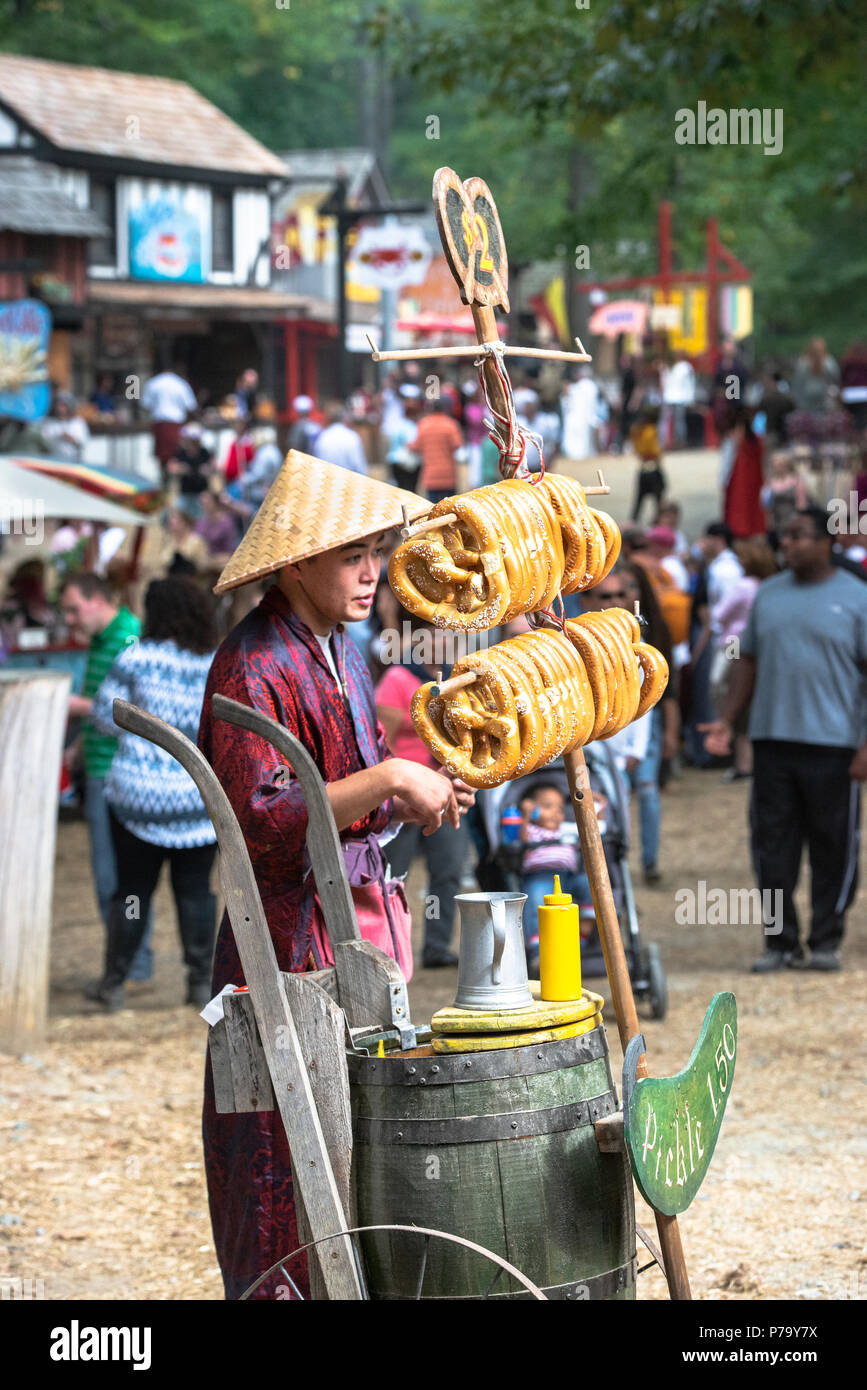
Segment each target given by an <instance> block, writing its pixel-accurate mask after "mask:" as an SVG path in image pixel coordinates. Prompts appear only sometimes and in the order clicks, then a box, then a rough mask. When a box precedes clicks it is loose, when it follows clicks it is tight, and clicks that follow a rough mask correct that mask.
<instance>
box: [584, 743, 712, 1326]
mask: <svg viewBox="0 0 867 1390" xmlns="http://www.w3.org/2000/svg"><path fill="white" fill-rule="evenodd" d="M563 761H564V763H565V765H566V776H567V777H568V779H569V790H570V792H571V795H572V809H573V811H574V813H575V822H576V824H577V826H578V834H579V836H580V837H581V853H582V855H583V856H584V867H585V869H586V870H587V877H588V879H589V880H590V892H591V894H592V896H593V907H594V910H595V912H596V925H597V927H598V929H599V939H600V941H601V942H602V952H603V955H604V956H605V969H606V970H607V972H608V979H609V982H610V984H611V999H612V1003H613V1004H614V1014H615V1017H616V1019H617V1029H618V1032H619V1034H620V1045H621V1047H622V1048H623V1051H624V1052H625V1051H626V1047H627V1044H628V1043H629V1041H630V1039H631V1038H634V1037H635V1035H636V1033H639V1032H640V1031H641V1030H640V1028H639V1026H638V1014H637V1012H636V1009H635V997H634V995H633V993H632V981H631V980H630V978H629V969H628V967H627V964H626V953H625V951H624V950H623V938H622V936H621V935H620V923H619V921H618V920H617V909H616V908H615V906H614V895H613V893H612V892H611V880H610V878H609V877H608V865H607V863H606V862H605V850H604V848H603V845H602V836H601V834H600V832H599V821H598V820H597V818H596V807H595V805H594V802H593V794H592V792H591V789H590V777H589V775H588V772H587V764H586V762H585V761H584V751H583V749H581V748H578V749H576V750H575V752H574V753H566V754H564V757H563ZM647 1075H648V1070H647V1058H646V1057H645V1056H644V1055H642V1056H641V1057H640V1058H639V1061H638V1066H637V1068H636V1077H637V1078H638V1077H642V1076H647ZM654 1215H655V1216H656V1229H657V1231H658V1232H659V1243H660V1245H661V1247H662V1254H663V1258H664V1260H665V1272H666V1278H667V1279H668V1288H669V1292H670V1294H671V1297H672V1298H673V1299H677V1300H687V1299H691V1298H692V1293H691V1291H690V1287H689V1276H688V1274H687V1271H686V1261H685V1259H684V1255H683V1246H682V1245H681V1240H680V1229H679V1227H678V1224H677V1217H676V1216H666V1215H664V1213H663V1212H661V1211H654Z"/></svg>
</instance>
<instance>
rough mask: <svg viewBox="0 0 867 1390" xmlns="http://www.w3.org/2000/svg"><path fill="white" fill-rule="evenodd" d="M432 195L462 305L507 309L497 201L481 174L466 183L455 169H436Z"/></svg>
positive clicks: (503, 246)
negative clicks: (482, 305)
mask: <svg viewBox="0 0 867 1390" xmlns="http://www.w3.org/2000/svg"><path fill="white" fill-rule="evenodd" d="M433 200H434V208H435V210H436V219H437V225H438V227H439V231H440V237H441V239H442V244H443V249H444V251H445V253H446V259H447V261H448V263H449V267H450V269H451V272H452V274H453V275H454V277H455V279H456V280H457V282H458V284H459V285H460V287H461V299H462V300H463V301H464V303H465V304H487V305H489V306H490V307H491V308H494V307H495V306H497V305H499V306H500V307H501V308H502V309H503V310H504V311H505V313H508V312H509V258H508V256H507V255H506V243H505V240H504V239H503V229H502V227H501V225H500V216H499V213H498V212H497V205H496V203H495V202H494V199H493V197H492V195H491V190H490V189H489V188H488V185H487V184H486V183H485V181H484V179H479V178H471V179H467V180H466V181H465V182H464V183H461V180H460V179H459V178H458V176H457V174H456V173H455V171H454V169H449V168H442V169H437V171H436V173H435V174H434V181H433Z"/></svg>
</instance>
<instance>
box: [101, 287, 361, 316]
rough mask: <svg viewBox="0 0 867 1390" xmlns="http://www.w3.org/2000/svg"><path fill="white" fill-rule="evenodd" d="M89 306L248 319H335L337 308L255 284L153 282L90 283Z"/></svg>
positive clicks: (301, 295)
mask: <svg viewBox="0 0 867 1390" xmlns="http://www.w3.org/2000/svg"><path fill="white" fill-rule="evenodd" d="M87 299H88V303H89V304H90V305H92V306H93V307H94V308H101V307H102V308H116V309H118V310H121V311H122V310H124V309H135V310H136V311H138V312H141V313H144V314H145V316H147V314H148V313H149V312H152V313H154V314H156V315H159V314H163V313H165V311H166V310H171V309H188V310H190V311H191V312H193V313H201V312H202V311H210V312H212V313H217V314H219V313H227V314H232V313H239V314H240V313H243V314H244V315H245V316H246V317H248V318H267V319H273V318H281V317H304V318H312V319H325V320H329V319H333V318H334V308H333V306H332V305H330V304H327V303H326V302H325V301H323V300H318V299H312V298H311V297H310V296H309V295H303V294H287V293H286V292H285V291H281V290H268V289H262V288H260V287H257V286H255V285H190V284H186V283H185V284H182V285H181V284H178V285H173V284H162V283H158V282H155V281H152V280H148V281H138V280H103V281H100V280H91V281H90V282H89V283H88V287H87Z"/></svg>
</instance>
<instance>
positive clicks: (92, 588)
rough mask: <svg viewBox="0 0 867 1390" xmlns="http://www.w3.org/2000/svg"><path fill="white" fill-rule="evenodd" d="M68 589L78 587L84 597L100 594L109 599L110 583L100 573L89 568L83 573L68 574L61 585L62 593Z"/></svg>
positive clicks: (93, 596) (89, 597)
mask: <svg viewBox="0 0 867 1390" xmlns="http://www.w3.org/2000/svg"><path fill="white" fill-rule="evenodd" d="M67 589H77V590H78V592H79V593H80V594H81V597H82V598H84V599H94V598H96V597H97V595H99V597H100V598H104V599H105V600H106V601H108V596H109V588H108V584H107V583H106V582H105V580H104V579H102V578H101V577H100V576H99V575H98V574H91V572H90V571H89V570H86V571H83V572H82V573H81V574H69V575H67V576H66V578H65V579H64V581H63V583H62V584H61V586H60V593H61V595H63V594H65V593H66V590H67Z"/></svg>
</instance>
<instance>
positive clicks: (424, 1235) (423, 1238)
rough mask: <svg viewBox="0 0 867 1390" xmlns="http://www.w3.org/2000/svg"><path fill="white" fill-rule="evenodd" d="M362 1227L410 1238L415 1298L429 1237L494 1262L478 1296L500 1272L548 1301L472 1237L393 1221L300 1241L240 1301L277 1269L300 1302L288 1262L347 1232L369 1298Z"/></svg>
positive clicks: (363, 1293) (419, 1293) (287, 1290)
mask: <svg viewBox="0 0 867 1390" xmlns="http://www.w3.org/2000/svg"><path fill="white" fill-rule="evenodd" d="M365 1231H390V1232H397V1233H398V1234H399V1235H400V1237H401V1240H402V1241H406V1242H411V1247H410V1248H411V1249H412V1251H413V1254H414V1255H417V1258H418V1270H417V1276H416V1293H415V1297H416V1299H420V1298H421V1297H422V1289H423V1287H424V1276H425V1270H426V1268H427V1257H428V1247H429V1246H430V1243H431V1240H444V1241H450V1242H451V1243H452V1244H453V1245H461V1246H463V1247H464V1249H466V1250H470V1251H472V1252H473V1253H474V1254H476V1255H480V1256H481V1257H482V1258H483V1259H485V1260H489V1261H490V1263H491V1264H492V1265H494V1266H495V1268H496V1273H495V1274H494V1275H493V1277H492V1279H491V1282H490V1284H489V1285H488V1287H487V1289H486V1291H485V1292H484V1293H482V1294H479V1295H478V1297H479V1298H480V1299H485V1298H492V1297H495V1296H496V1295H495V1294H494V1290H495V1288H496V1287H497V1284H498V1283H499V1281H500V1278H501V1277H502V1275H503V1274H510V1275H511V1276H512V1278H513V1279H516V1280H517V1282H518V1283H519V1284H522V1285H523V1287H524V1289H525V1291H526V1292H525V1294H524V1297H526V1295H527V1294H529V1296H530V1298H534V1299H538V1300H539V1301H540V1302H542V1303H546V1302H547V1301H548V1300H547V1297H546V1295H545V1294H544V1293H543V1292H542V1290H541V1289H540V1288H537V1286H536V1285H535V1284H534V1283H533V1282H532V1280H530V1279H528V1278H527V1276H526V1274H522V1273H521V1271H520V1270H519V1269H516V1268H515V1266H514V1265H512V1264H509V1262H508V1260H504V1259H503V1257H502V1256H501V1255H496V1254H495V1253H494V1251H493V1250H488V1249H487V1248H486V1247H485V1246H484V1245H476V1243H475V1242H474V1241H472V1240H465V1239H464V1238H463V1236H453V1235H451V1234H450V1233H449V1232H448V1231H436V1230H431V1229H430V1228H429V1227H427V1226H392V1225H384V1226H352V1227H350V1228H348V1229H347V1230H344V1231H336V1232H335V1233H334V1235H330V1236H320V1237H319V1240H311V1241H308V1243H307V1244H306V1245H299V1247H298V1249H297V1250H293V1251H292V1252H291V1253H290V1254H288V1255H284V1256H283V1259H282V1260H277V1261H276V1262H275V1263H274V1264H273V1265H271V1268H270V1269H266V1270H265V1272H264V1274H260V1275H259V1278H258V1279H256V1280H255V1282H254V1283H252V1284H251V1285H250V1287H249V1288H248V1289H246V1290H245V1291H244V1293H242V1294H241V1300H242V1301H243V1300H244V1299H247V1298H249V1297H250V1294H251V1293H254V1292H255V1290H256V1289H257V1288H258V1287H259V1285H260V1284H262V1283H264V1282H265V1280H266V1279H268V1278H269V1277H270V1276H271V1275H272V1274H276V1273H278V1272H279V1273H280V1274H281V1275H282V1276H283V1278H284V1279H286V1281H287V1283H286V1287H285V1296H286V1297H289V1296H290V1294H294V1295H295V1298H296V1299H297V1300H300V1301H302V1302H303V1301H304V1296H303V1294H302V1293H301V1292H300V1290H299V1288H298V1285H297V1284H296V1283H295V1281H294V1279H293V1278H292V1276H291V1275H290V1273H289V1271H288V1269H287V1265H289V1266H291V1265H292V1262H293V1261H294V1260H296V1259H297V1257H298V1256H299V1255H302V1254H304V1253H305V1251H307V1250H312V1248H313V1246H314V1245H321V1244H322V1243H323V1242H324V1241H331V1240H338V1239H340V1238H342V1237H343V1236H349V1238H350V1241H351V1243H352V1254H353V1258H354V1260H355V1267H356V1270H357V1272H358V1276H359V1283H360V1285H361V1296H362V1299H364V1300H365V1301H367V1300H368V1299H369V1294H368V1292H367V1288H366V1283H365V1279H364V1272H363V1265H362V1261H361V1253H360V1251H359V1248H358V1242H357V1240H356V1237H357V1236H358V1235H360V1234H363V1233H364V1232H365ZM280 1296H282V1291H281V1294H280V1295H278V1297H280Z"/></svg>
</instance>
